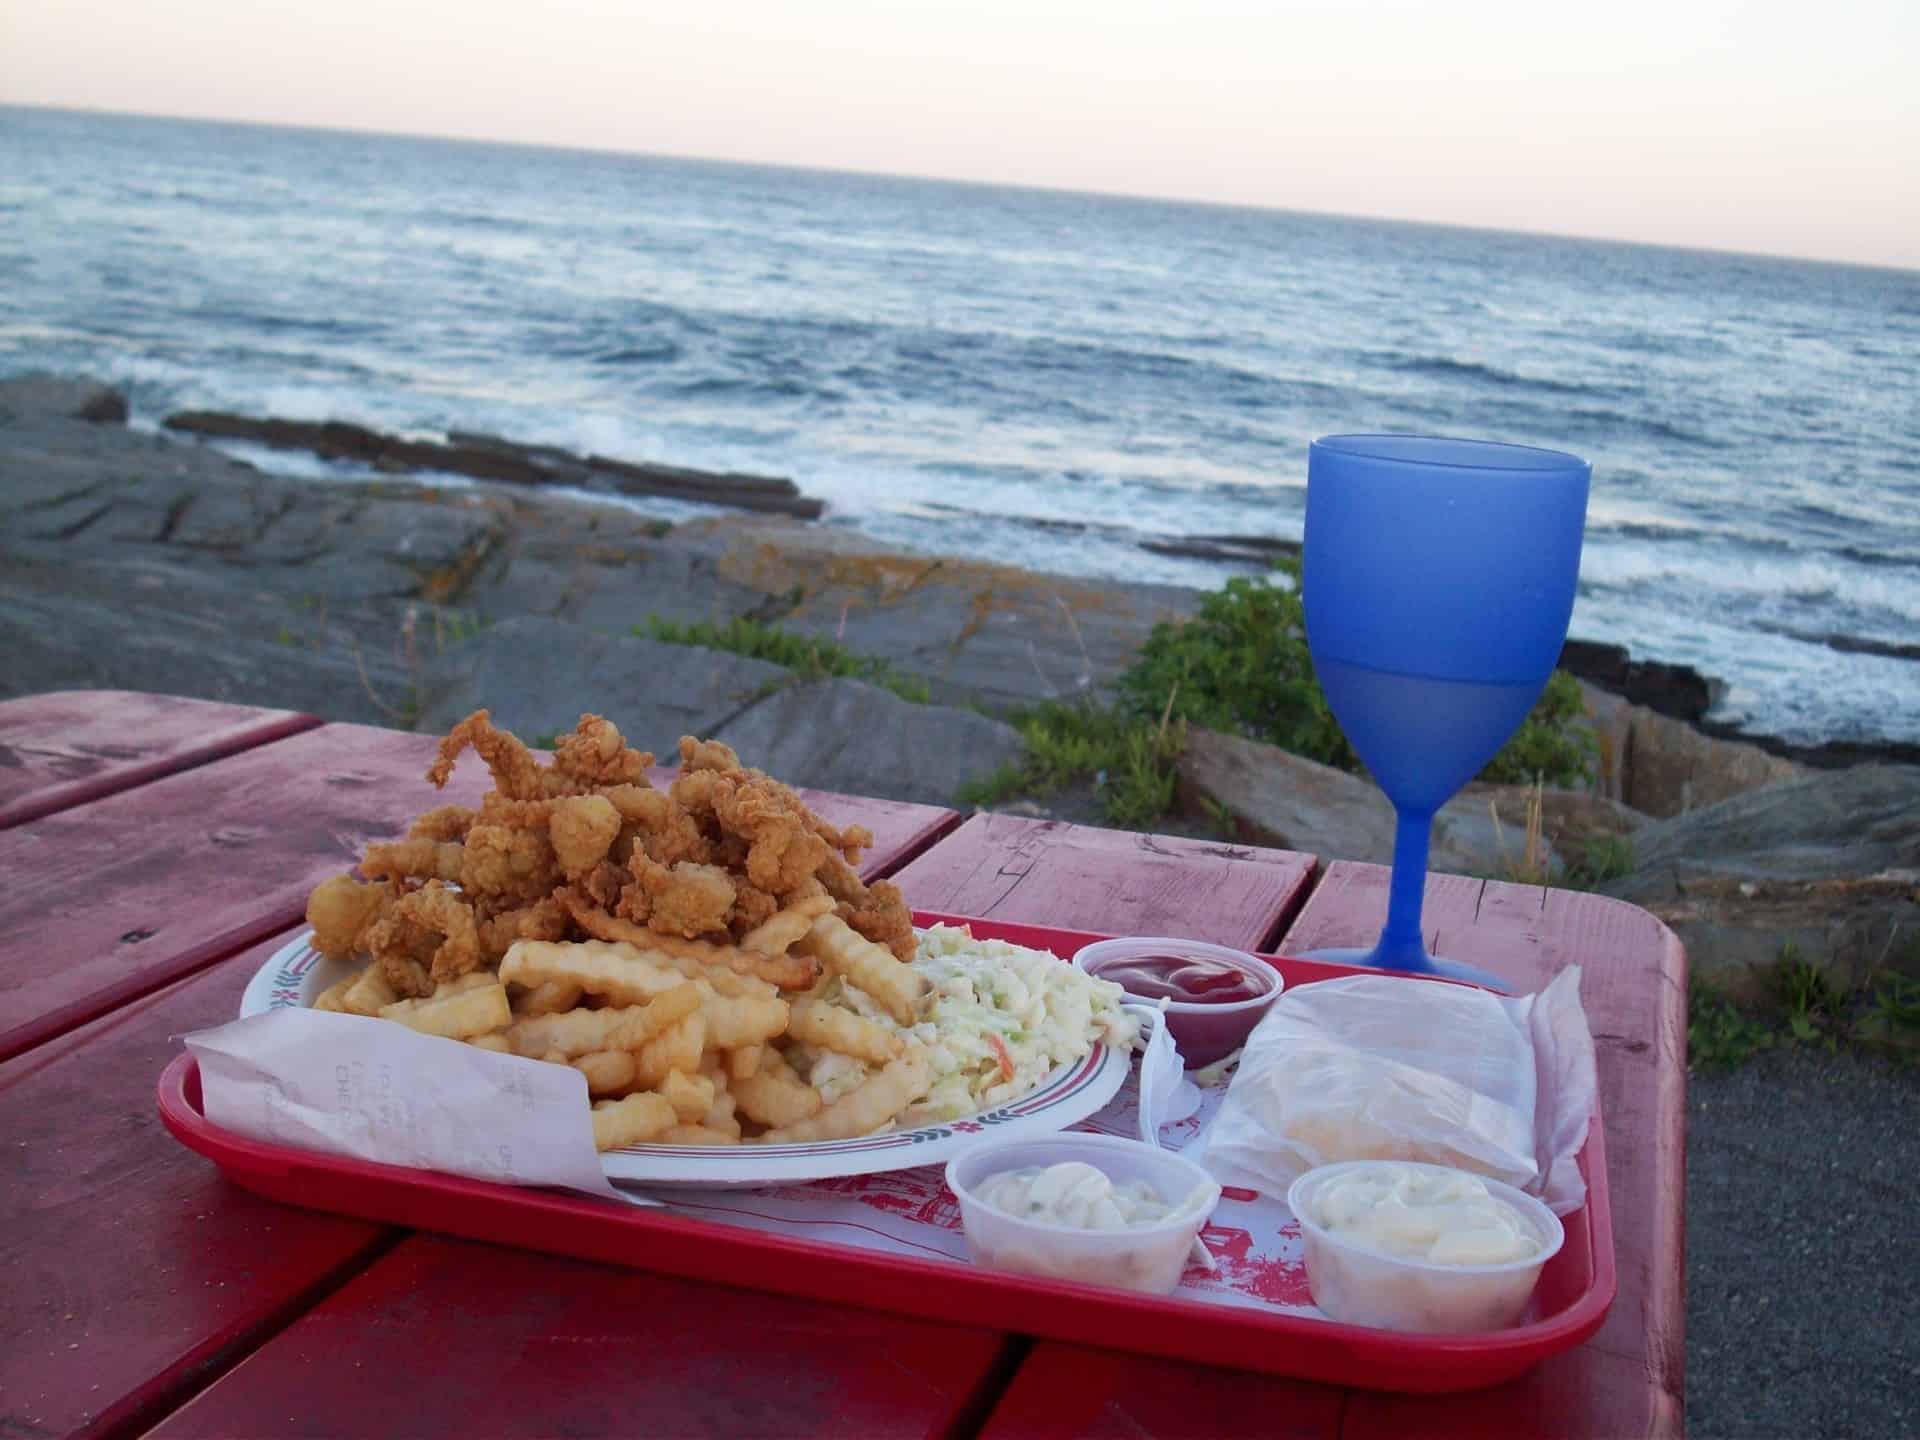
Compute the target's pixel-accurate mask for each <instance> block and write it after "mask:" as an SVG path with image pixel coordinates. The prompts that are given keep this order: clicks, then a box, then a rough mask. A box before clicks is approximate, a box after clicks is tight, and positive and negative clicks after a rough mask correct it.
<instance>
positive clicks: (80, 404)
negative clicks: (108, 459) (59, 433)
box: [0, 373, 127, 425]
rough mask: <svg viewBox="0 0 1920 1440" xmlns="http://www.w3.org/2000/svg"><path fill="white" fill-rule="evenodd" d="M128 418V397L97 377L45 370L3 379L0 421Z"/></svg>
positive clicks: (117, 421)
mask: <svg viewBox="0 0 1920 1440" xmlns="http://www.w3.org/2000/svg"><path fill="white" fill-rule="evenodd" d="M126 418H127V397H126V396H125V395H123V394H121V393H120V392H119V391H118V390H116V389H114V388H113V387H112V386H111V385H104V384H102V383H101V382H100V381H98V380H86V379H80V378H76V377H74V376H68V375H49V374H45V373H35V374H31V375H18V376H14V377H12V378H10V379H6V380H0V423H8V424H23V423H27V422H31V421H38V420H85V421H88V422H89V423H92V424H96V425H121V424H124V423H125V422H126Z"/></svg>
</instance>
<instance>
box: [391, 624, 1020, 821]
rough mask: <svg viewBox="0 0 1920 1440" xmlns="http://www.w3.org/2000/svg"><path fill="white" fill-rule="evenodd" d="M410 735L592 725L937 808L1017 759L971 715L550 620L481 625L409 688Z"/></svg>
mask: <svg viewBox="0 0 1920 1440" xmlns="http://www.w3.org/2000/svg"><path fill="white" fill-rule="evenodd" d="M420 695H421V700H422V708H421V712H420V717H419V724H420V728H422V729H426V730H444V729H447V728H449V727H450V726H452V725H453V724H454V723H455V722H456V721H458V720H459V719H460V718H461V717H462V716H464V715H467V714H470V713H471V712H472V711H474V710H478V709H482V708H485V709H488V710H490V711H491V712H492V715H493V720H494V723H495V724H497V725H502V726H504V727H506V728H507V729H509V730H512V731H513V732H514V733H516V734H517V735H519V736H521V738H523V739H525V740H528V741H529V742H533V741H540V740H545V739H546V738H548V737H550V736H553V735H557V734H560V733H562V732H563V731H567V730H571V729H572V728H573V727H574V724H575V723H576V722H577V721H578V720H579V718H580V715H581V713H582V712H583V711H592V712H593V713H595V714H598V715H604V716H606V717H607V718H608V719H610V720H612V721H613V722H614V724H616V725H618V726H619V727H620V729H621V732H622V733H623V734H624V735H626V737H627V739H628V740H630V741H631V742H632V743H633V744H635V745H638V746H642V747H644V748H646V749H649V750H652V751H653V752H654V753H655V754H657V755H659V756H660V757H661V760H662V763H664V764H669V765H670V764H674V763H676V761H675V759H674V756H675V745H676V744H677V742H678V741H679V738H680V737H681V736H682V735H699V736H702V737H711V738H717V739H721V740H724V741H726V742H727V743H728V744H729V745H732V746H733V747H734V748H735V749H736V750H738V751H739V752H740V754H741V756H742V757H743V758H744V759H745V760H746V761H747V763H748V764H750V765H754V766H757V767H759V768H760V769H762V770H766V771H767V772H769V773H770V774H774V775H778V776H779V777H780V778H781V779H782V780H785V781H787V782H788V783H789V784H792V785H802V786H812V787H814V788H816V789H822V790H843V791H849V792H852V793H856V794H862V795H872V796H875V797H878V798H880V799H886V800H907V801H917V802H920V803H923V804H928V805H946V804H950V803H952V801H953V797H954V794H955V792H956V791H957V790H959V788H960V787H961V786H962V785H963V784H965V783H966V782H967V781H969V780H975V779H979V778H981V777H983V776H986V775H988V774H991V773H992V772H993V771H994V770H995V769H996V768H998V767H999V766H1000V765H1002V764H1003V763H1006V762H1009V761H1012V760H1014V759H1016V758H1017V757H1018V756H1019V754H1020V750H1021V740H1020V735H1019V732H1018V731H1016V730H1014V729H1013V728H1012V727H1011V726H1008V725H1004V724H1002V723H1001V722H1000V721H998V720H991V719H988V718H987V717H986V716H984V715H980V714H976V713H974V712H973V711H969V710H954V709H948V708H945V707H943V706H938V705H915V704H912V703H910V702H908V701H905V700H902V699H900V698H899V697H898V696H896V695H893V694H891V693H890V692H888V691H886V690H882V689H880V688H879V687H878V686H874V685H867V684H864V683H862V682H860V681H857V680H821V681H815V682H812V683H808V684H800V683H796V682H795V680H794V677H793V674H792V672H791V671H789V670H786V669H785V668H783V667H781V666H778V665H770V664H767V663H766V662H764V661H760V660H749V659H745V658H743V657H741V656H738V655H733V654H729V653H727V652H725V651H720V650H708V649H704V648H702V647H699V646H691V645H665V644H661V643H660V642H658V641H654V640H642V639H636V638H633V637H630V636H622V635H608V634H605V633H603V632H599V631H595V630H590V629H588V628H587V627H585V626H581V625H572V624H568V623H565V622H563V621H557V620H540V619H518V620H509V621H506V622H503V623H502V624H499V625H493V626H489V627H488V628H486V629H485V630H483V631H481V632H480V633H479V634H476V635H473V636H471V637H469V638H466V639H464V640H462V641H460V642H459V643H457V644H454V645H452V646H450V647H449V648H448V649H447V650H446V651H445V652H444V653H442V654H441V655H440V656H439V657H438V658H437V659H436V660H434V661H433V663H432V664H430V665H429V666H428V667H427V668H426V670H425V672H424V674H423V675H422V676H421V679H420Z"/></svg>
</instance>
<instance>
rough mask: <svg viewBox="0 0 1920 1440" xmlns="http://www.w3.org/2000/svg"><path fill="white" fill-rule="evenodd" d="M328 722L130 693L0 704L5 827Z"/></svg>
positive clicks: (0, 814) (64, 694)
mask: <svg viewBox="0 0 1920 1440" xmlns="http://www.w3.org/2000/svg"><path fill="white" fill-rule="evenodd" d="M322 723H323V722H322V720H321V718H320V717H319V716H318V715H306V714H301V713H299V712H297V711H291V710H262V709H258V708H256V707H254V706H250V705H227V704H219V703H214V702H211V701H203V700H188V699H185V698H183V697H180V696H174V695H149V694H142V693H138V692H134V691H124V690H65V691H54V692H50V693H48V694H44V695H28V696H22V697H20V698H18V699H14V700H7V701H0V830H5V829H9V828H11V827H12V826H15V825H23V824H26V823H27V822H28V821H30V820H37V819H39V818H40V817H41V816H43V815H51V814H54V813H56V812H57V811H61V810H70V809H73V808H74V807H76V806H80V805H85V804H88V803H90V802H92V801H94V800H99V799H103V798H104V797H106V796H108V795H113V794H118V793H119V792H120V791H122V790H130V789H133V788H134V787H136V786H139V785H145V784H148V783H150V782H151V781H154V780H159V779H163V778H164V777H166V776H168V775H174V774H178V773H179V772H181V771H183V770H191V769H195V768H198V767H199V766H202V765H206V764H209V763H211V762H213V761H215V760H220V759H223V758H225V757H226V756H228V755H232V754H236V753H238V752H239V751H242V750H247V749H252V748H254V747H256V746H260V745H268V744H272V743H273V742H274V741H276V740H282V739H286V738H287V737H288V736H291V735H297V734H300V733H302V732H303V731H307V730H312V729H314V728H316V727H318V726H319V725H321V724H322Z"/></svg>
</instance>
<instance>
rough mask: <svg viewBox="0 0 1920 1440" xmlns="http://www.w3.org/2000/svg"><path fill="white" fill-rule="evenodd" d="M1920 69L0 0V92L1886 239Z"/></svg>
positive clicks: (882, 18)
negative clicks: (1916, 78)
mask: <svg viewBox="0 0 1920 1440" xmlns="http://www.w3.org/2000/svg"><path fill="white" fill-rule="evenodd" d="M1916 74H1920V4H1916V3H1913V0H1840V3H1834V4H1828V5H1822V6H1811V5H1806V4H1804V3H1802V4H1787V3H1784V0H1762V3H1747V4H1742V3H1733V0H1703V3H1692V0H1679V3H1675V0H1661V3H1653V0H1616V3H1614V4H1612V5H1608V6H1577V7H1576V6H1564V5H1545V4H1539V3H1537V0H1536V3H1529V4H1522V3H1513V0H1457V3H1454V4H1449V5H1433V4H1429V3H1426V0H1353V3H1341V0H1307V3H1290V0H1267V3H1245V0H1242V3H1228V0H1182V3H1174V0H1160V3H1152V0H1098V3H1096V0H972V3H968V4H966V5H953V4H944V3H941V4H915V3H912V0H806V3H797V0H793V3H776V0H757V3H741V0H712V3H709V4H706V5H703V6H699V7H695V6H689V5H674V6H665V5H658V4H644V3H634V0H551V3H542V4H537V5H536V4H527V3H524V0H520V3H513V4H508V3H503V0H463V3H458V4H456V3H452V0H330V3H328V4H326V5H310V6H301V7H291V6H285V5H279V4H266V5H261V4H257V3H252V0H170V3H168V4H166V5H137V6H128V5H126V4H125V3H124V0H61V3H59V4H48V3H46V0H0V102H7V103H14V104H28V105H59V106H72V107H78V108H84V109H100V110H115V111H132V112H142V113H154V114H165V115H184V116H202V117H208V118H218V119H234V120H250V121H261V122H267V123H281V124H296V125H320V126H329V127H343V128H351V129H365V130H382V131H398V132H407V133H418V134H430V135H446V136H458V137H466V138H475V139H492V140H512V141H527V142H534V143H542V144H553V145H565V146H581V147H588V148H593V149H611V150H632V151H644V152H651V153H659V154H671V155H688V156H701V157H708V158H714V159H730V160H750V161H763V162H767V163H772V164H786V165H806V166H818V167H824V168H831V169H853V170H872V171H885V172H891V173H900V174H910V175H928V176H940V177H946V178H953V179H967V180H982V181H991V182H1003V183H1011V184H1023V185H1042V186H1057V187H1062V188H1068V189H1078V190H1099V191H1110V192H1116V193H1123V194H1139V195H1158V196H1167V197H1177V198H1186V199H1197V200H1214V201H1226V202H1232V203H1241V204H1251V205H1263V206H1273V207H1278V208H1284V209H1293V210H1312V211H1330V212H1335V213H1342V214H1355V215H1369V216H1381V217H1388V218H1394V219H1409V220H1429V221H1439V222H1447V223H1457V224H1467V225H1484V226H1492V227H1498V228H1507V229H1521V230H1536V231H1548V232H1555V233H1565V234H1576V235H1592V236H1604V237H1611V238H1618V239H1628V240H1643V241H1651V242H1655V243H1662V244H1674V245H1689V246H1701V247H1707V248H1715V249H1729V250H1748V251H1761V252H1765V253H1771V254H1783V255H1802V256H1812V257H1819V258H1826V259H1837V260H1851V261H1859V262H1864V263H1870V264H1885V265H1900V266H1911V267H1920V99H1916V95H1920V82H1916V80H1915V78H1914V77H1915V75H1916ZM4 123H5V122H4V120H0V126H4Z"/></svg>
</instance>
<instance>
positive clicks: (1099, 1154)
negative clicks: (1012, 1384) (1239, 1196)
mask: <svg viewBox="0 0 1920 1440" xmlns="http://www.w3.org/2000/svg"><path fill="white" fill-rule="evenodd" d="M1068 1163H1078V1164H1082V1165H1089V1166H1092V1167H1093V1168H1094V1169H1096V1170H1098V1171H1100V1172H1101V1173H1102V1174H1103V1175H1105V1176H1106V1178H1107V1179H1108V1180H1109V1181H1111V1182H1112V1183H1113V1184H1114V1185H1115V1186H1120V1187H1124V1186H1127V1185H1129V1184H1130V1183H1131V1182H1134V1181H1145V1182H1146V1183H1147V1185H1148V1186H1150V1187H1151V1188H1152V1190H1153V1192H1154V1193H1155V1194H1156V1195H1157V1196H1158V1198H1159V1199H1160V1200H1161V1201H1163V1202H1165V1203H1167V1204H1168V1205H1171V1206H1172V1207H1173V1213H1172V1214H1170V1215H1168V1216H1167V1217H1165V1218H1163V1219H1159V1220H1155V1221H1152V1222H1151V1223H1147V1224H1132V1225H1127V1226H1125V1227H1123V1228H1117V1229H1085V1228H1082V1227H1081V1226H1079V1225H1074V1224H1067V1223H1059V1222H1057V1221H1055V1220H1052V1219H1035V1218H1031V1217H1030V1216H1027V1215H1016V1214H1013V1213H1010V1212H1009V1211H1007V1210H1005V1209H1002V1208H1000V1207H999V1206H998V1205H995V1204H993V1203H991V1202H990V1201H989V1199H988V1198H987V1196H988V1195H989V1194H990V1193H993V1192H994V1191H995V1190H996V1189H997V1185H996V1182H997V1181H998V1180H999V1178H1000V1177H1002V1176H1004V1175H1006V1174H1008V1173H1009V1172H1017V1171H1025V1170H1031V1169H1040V1170H1046V1169H1049V1168H1051V1167H1053V1166H1056V1165H1063V1164H1068ZM947 1185H948V1188H950V1189H951V1190H952V1191H953V1193H954V1194H955V1195H956V1196H958V1197H959V1200H960V1220H961V1224H962V1226H963V1227H964V1229H965V1232H966V1237H967V1249H968V1250H969V1251H970V1252H971V1253H972V1255H973V1258H974V1262H975V1263H976V1264H979V1265H984V1266H986V1267H988V1268H990V1269H994V1270H1011V1271H1017V1272H1019V1273H1021V1274H1025V1275H1039V1276H1045V1277H1047V1278H1049V1279H1054V1280H1077V1281H1082V1282H1084V1283H1086V1284H1091V1285H1117V1286H1119V1287H1121V1288H1122V1289H1127V1290H1140V1291H1145V1292H1147V1293H1149V1294H1154V1295H1165V1294H1167V1293H1169V1292H1170V1291H1172V1290H1173V1289H1174V1287H1176V1286H1177V1285H1178V1284H1179V1283H1180V1275H1181V1272H1182V1271H1184V1270H1185V1269H1186V1267H1187V1259H1188V1255H1189V1252H1190V1251H1191V1250H1192V1248H1193V1244H1194V1241H1195V1239H1196V1238H1197V1237H1198V1236H1199V1234H1200V1230H1201V1227H1202V1226H1204V1225H1205V1224H1206V1223H1207V1217H1208V1216H1209V1215H1211V1214H1212V1213H1213V1207H1214V1206H1215V1205H1216V1204H1217V1203H1218V1202H1219V1199H1220V1186H1219V1183H1218V1182H1217V1181H1215V1180H1214V1178H1213V1177H1212V1176H1211V1175H1209V1174H1208V1173H1207V1172H1206V1171H1204V1170H1202V1169H1201V1168H1200V1167H1199V1166H1198V1165H1196V1164H1194V1163H1193V1162H1192V1161H1191V1160H1187V1159H1183V1158H1182V1157H1181V1156H1179V1155H1176V1154H1174V1153H1173V1152H1172V1151H1171V1150H1162V1149H1160V1148H1159V1147H1158V1146H1154V1145H1148V1144H1145V1143H1144V1142H1142V1141H1139V1140H1125V1139H1121V1138H1119V1137H1118V1136H1112V1135H1088V1134H1082V1133H1079V1132H1062V1133H1061V1134H1058V1135H1047V1136H1042V1137H1038V1138H1035V1139H1032V1140H1011V1141H1003V1142H1001V1143H998V1144H989V1145H983V1146H981V1147H980V1148H979V1149H976V1150H968V1151H967V1152H966V1153H965V1154H963V1155H961V1156H959V1157H957V1158H956V1159H954V1160H951V1161H949V1162H948V1164H947Z"/></svg>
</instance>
